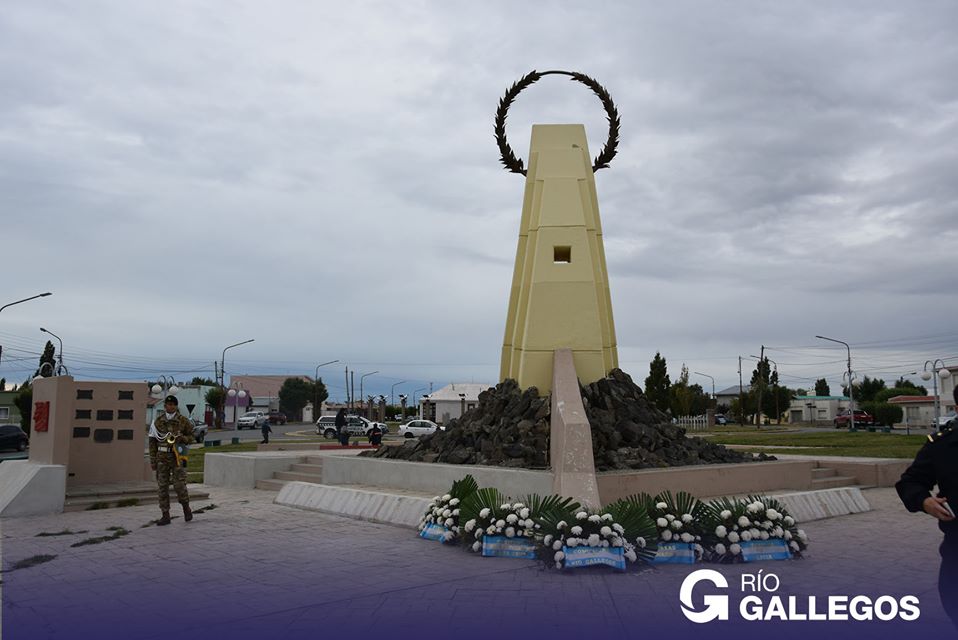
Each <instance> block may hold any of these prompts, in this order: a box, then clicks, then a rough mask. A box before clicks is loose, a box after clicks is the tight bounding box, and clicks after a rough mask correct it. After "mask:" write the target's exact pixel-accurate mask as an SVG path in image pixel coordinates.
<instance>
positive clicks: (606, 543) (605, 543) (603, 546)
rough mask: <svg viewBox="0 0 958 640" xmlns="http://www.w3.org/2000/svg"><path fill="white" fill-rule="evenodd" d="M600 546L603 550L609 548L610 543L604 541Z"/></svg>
mask: <svg viewBox="0 0 958 640" xmlns="http://www.w3.org/2000/svg"><path fill="white" fill-rule="evenodd" d="M599 546H600V547H602V548H603V549H604V548H607V547H608V546H609V541H608V540H603V541H602V542H600V543H599Z"/></svg>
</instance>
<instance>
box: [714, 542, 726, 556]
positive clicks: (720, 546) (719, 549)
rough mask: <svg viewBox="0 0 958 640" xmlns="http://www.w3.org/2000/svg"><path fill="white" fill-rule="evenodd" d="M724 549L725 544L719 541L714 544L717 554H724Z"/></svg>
mask: <svg viewBox="0 0 958 640" xmlns="http://www.w3.org/2000/svg"><path fill="white" fill-rule="evenodd" d="M725 551H726V549H725V545H724V544H722V543H721V542H720V543H718V544H717V545H715V553H717V554H719V555H725Z"/></svg>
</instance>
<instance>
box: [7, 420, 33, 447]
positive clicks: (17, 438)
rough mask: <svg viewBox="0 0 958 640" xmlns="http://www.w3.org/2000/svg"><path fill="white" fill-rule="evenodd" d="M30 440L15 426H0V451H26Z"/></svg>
mask: <svg viewBox="0 0 958 640" xmlns="http://www.w3.org/2000/svg"><path fill="white" fill-rule="evenodd" d="M29 443H30V438H28V437H27V434H26V433H24V432H23V429H21V428H20V427H19V426H17V425H15V424H0V449H16V450H17V451H26V450H27V445H28V444H29Z"/></svg>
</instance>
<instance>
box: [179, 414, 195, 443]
mask: <svg viewBox="0 0 958 640" xmlns="http://www.w3.org/2000/svg"><path fill="white" fill-rule="evenodd" d="M177 440H178V441H179V442H181V443H183V444H192V443H193V442H196V438H194V437H193V421H192V420H189V419H187V417H186V416H183V415H181V416H180V435H179V437H178V438H177Z"/></svg>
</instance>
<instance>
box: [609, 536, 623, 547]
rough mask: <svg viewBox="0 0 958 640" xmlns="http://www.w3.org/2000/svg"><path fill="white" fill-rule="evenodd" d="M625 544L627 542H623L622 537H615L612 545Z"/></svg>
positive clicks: (619, 545)
mask: <svg viewBox="0 0 958 640" xmlns="http://www.w3.org/2000/svg"><path fill="white" fill-rule="evenodd" d="M624 544H625V543H624V542H622V538H615V539H614V540H613V541H612V546H613V547H621V546H623V545H624Z"/></svg>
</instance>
